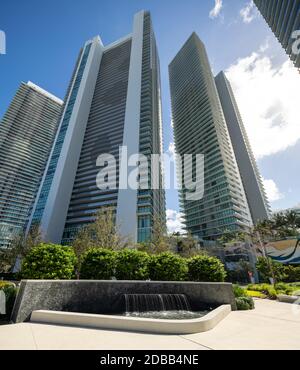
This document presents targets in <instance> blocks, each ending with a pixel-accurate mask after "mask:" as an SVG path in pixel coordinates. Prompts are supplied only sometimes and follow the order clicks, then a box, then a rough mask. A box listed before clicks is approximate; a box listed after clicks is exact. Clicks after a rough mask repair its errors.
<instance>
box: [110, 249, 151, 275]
mask: <svg viewBox="0 0 300 370" xmlns="http://www.w3.org/2000/svg"><path fill="white" fill-rule="evenodd" d="M149 261H150V256H149V255H148V253H146V252H141V251H138V250H135V249H123V250H121V251H120V252H118V253H117V257H116V278H117V279H118V280H147V279H149V269H148V265H149Z"/></svg>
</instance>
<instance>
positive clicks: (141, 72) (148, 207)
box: [30, 11, 165, 243]
mask: <svg viewBox="0 0 300 370" xmlns="http://www.w3.org/2000/svg"><path fill="white" fill-rule="evenodd" d="M121 147H122V148H124V147H126V150H127V156H128V157H130V156H131V155H135V154H139V153H140V154H144V155H145V156H147V158H149V157H150V155H151V154H161V153H162V117H161V98H160V71H159V59H158V53H157V48H156V42H155V36H154V32H153V28H152V23H151V18H150V13H149V12H146V11H141V12H139V13H137V14H136V15H135V17H134V25H133V32H132V33H131V34H130V35H128V36H125V37H124V38H122V39H120V40H118V41H116V42H114V43H112V44H110V45H107V46H103V44H102V42H101V39H100V37H99V36H97V37H95V38H94V39H93V40H91V41H87V42H86V44H85V45H84V47H83V49H82V51H81V52H80V55H79V59H78V62H77V64H76V67H75V70H74V74H73V77H72V81H71V86H70V90H69V94H68V97H67V100H66V106H65V111H64V113H63V116H62V120H61V123H60V127H59V133H58V136H57V138H56V141H55V144H54V147H53V152H52V155H51V157H50V160H49V163H48V167H47V171H46V174H45V178H44V181H43V184H42V186H41V188H40V191H39V195H38V197H37V201H36V204H35V207H34V210H33V213H32V217H31V222H30V224H31V225H32V224H36V223H37V224H39V225H40V227H41V230H42V233H43V235H44V238H45V239H46V240H50V241H52V242H61V241H62V242H63V243H70V242H71V241H72V240H73V239H74V237H75V235H76V233H77V232H78V230H79V229H80V228H81V227H82V226H84V225H86V224H89V223H90V222H92V221H93V220H94V219H95V214H96V213H97V211H99V210H100V209H101V208H107V207H110V208H112V209H114V211H115V215H116V223H117V225H118V226H119V229H120V232H121V234H122V235H123V236H128V237H130V239H131V240H132V241H133V242H136V241H145V240H148V239H150V237H151V232H152V226H153V223H154V220H155V217H157V218H159V219H161V220H162V222H165V221H164V220H165V195H164V189H163V179H162V166H161V165H160V170H159V176H158V177H159V179H158V183H159V186H158V189H157V190H151V187H150V186H149V187H148V188H147V189H140V190H139V189H132V188H130V187H127V186H126V185H127V184H125V186H124V184H123V183H122V184H121V181H122V182H124V176H123V174H124V173H126V169H127V161H126V158H125V151H120V148H121ZM120 153H122V155H121V156H120ZM103 154H110V155H113V156H114V158H115V160H116V168H117V171H116V172H117V184H116V185H117V186H116V187H110V188H108V189H99V187H98V186H97V183H96V178H97V174H98V173H99V171H100V169H101V168H102V167H101V166H100V165H99V164H97V158H98V157H99V156H100V155H103ZM132 167H134V166H132ZM108 168H109V170H113V167H110V165H108ZM128 171H129V172H130V171H131V169H130V167H129V169H128ZM142 175H143V174H142ZM121 177H122V179H121ZM125 177H126V180H127V176H125ZM142 179H144V177H143V176H141V180H142ZM147 181H149V182H150V181H151V179H150V178H149V179H148V178H147ZM119 182H120V184H119Z"/></svg>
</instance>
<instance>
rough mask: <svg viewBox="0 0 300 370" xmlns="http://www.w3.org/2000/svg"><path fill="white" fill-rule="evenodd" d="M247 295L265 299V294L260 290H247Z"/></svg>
mask: <svg viewBox="0 0 300 370" xmlns="http://www.w3.org/2000/svg"><path fill="white" fill-rule="evenodd" d="M246 292H247V295H248V296H249V297H252V298H260V299H266V298H267V296H266V295H265V294H263V293H261V292H257V291H254V290H247V291H246Z"/></svg>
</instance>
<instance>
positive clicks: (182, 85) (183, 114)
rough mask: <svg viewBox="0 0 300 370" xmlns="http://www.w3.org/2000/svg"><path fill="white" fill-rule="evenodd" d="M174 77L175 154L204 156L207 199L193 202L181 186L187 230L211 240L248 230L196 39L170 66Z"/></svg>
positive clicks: (247, 214)
mask: <svg viewBox="0 0 300 370" xmlns="http://www.w3.org/2000/svg"><path fill="white" fill-rule="evenodd" d="M169 75H170V88H171V100H172V114H173V122H174V135H175V146H176V152H177V154H179V155H180V156H184V154H193V155H196V154H204V156H205V158H204V160H205V165H204V185H205V189H204V196H203V198H202V199H200V200H188V199H187V197H186V195H187V193H188V189H187V188H186V187H185V184H184V183H182V190H181V191H180V202H181V207H182V210H183V213H184V218H185V225H186V229H187V230H188V231H190V232H191V233H192V234H193V235H194V236H197V237H198V238H199V239H206V240H214V239H217V238H218V237H219V236H220V235H222V233H224V231H226V230H230V231H243V230H244V231H247V230H249V227H250V226H251V223H252V221H251V215H250V211H249V207H248V204H247V199H246V195H245V191H244V187H243V184H242V180H241V176H240V173H239V169H238V166H237V162H236V159H235V155H234V152H233V148H232V144H231V140H230V136H229V133H228V128H227V125H226V122H225V118H224V114H223V110H222V106H221V103H220V99H219V96H218V92H217V88H216V85H215V80H214V77H213V75H212V71H211V67H210V64H209V61H208V57H207V54H206V50H205V46H204V44H203V43H202V42H201V40H200V39H199V37H198V36H197V35H196V34H195V33H193V34H192V35H191V36H190V38H189V39H188V40H187V42H186V43H185V44H184V46H183V47H182V49H181V50H180V51H179V52H178V54H177V55H176V57H175V58H174V59H173V61H172V62H171V64H170V66H169ZM182 171H184V166H183V168H182ZM183 173H184V172H183Z"/></svg>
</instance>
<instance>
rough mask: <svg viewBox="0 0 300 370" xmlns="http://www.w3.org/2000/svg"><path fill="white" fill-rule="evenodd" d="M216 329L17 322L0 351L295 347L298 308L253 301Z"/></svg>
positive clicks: (299, 330)
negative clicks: (158, 330)
mask: <svg viewBox="0 0 300 370" xmlns="http://www.w3.org/2000/svg"><path fill="white" fill-rule="evenodd" d="M255 303H256V309H255V310H253V311H237V312H232V313H230V314H229V316H228V317H226V318H225V319H224V320H223V321H222V322H221V323H220V324H218V326H217V327H216V328H214V329H213V330H211V331H209V332H206V333H199V334H192V335H154V334H141V333H132V332H124V331H108V330H95V329H85V328H75V327H67V326H55V325H44V324H32V323H22V324H13V325H4V326H0V349H33V350H34V349H40V350H42V349H47V350H49V349H93V350H124V349H125V350H130V349H132V350H217V349H221V350H240V349H258V350H260V349H271V350H276V349H287V350H291V349H300V306H295V305H291V304H287V303H279V302H274V301H269V300H256V301H255Z"/></svg>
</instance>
